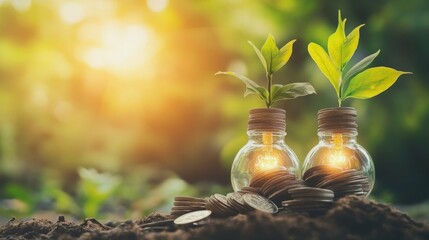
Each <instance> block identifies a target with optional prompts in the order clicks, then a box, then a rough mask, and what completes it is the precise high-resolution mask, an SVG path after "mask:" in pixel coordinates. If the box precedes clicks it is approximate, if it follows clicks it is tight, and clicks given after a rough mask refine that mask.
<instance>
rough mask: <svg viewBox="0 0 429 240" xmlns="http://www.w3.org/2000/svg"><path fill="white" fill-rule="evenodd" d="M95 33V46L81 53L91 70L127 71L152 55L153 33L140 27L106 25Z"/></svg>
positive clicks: (153, 45)
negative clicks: (96, 37) (98, 32)
mask: <svg viewBox="0 0 429 240" xmlns="http://www.w3.org/2000/svg"><path fill="white" fill-rule="evenodd" d="M97 30H98V31H100V34H95V35H94V36H99V37H98V39H96V41H97V42H98V44H97V45H96V46H95V47H93V48H89V49H87V50H86V51H85V52H84V54H83V58H84V60H85V62H86V63H87V64H88V65H90V66H91V67H93V68H109V69H113V70H120V71H121V70H123V71H127V70H130V69H132V68H138V67H139V66H142V65H143V64H144V63H147V62H148V61H149V60H150V59H151V57H152V56H153V54H154V51H155V48H156V44H155V41H153V34H152V32H151V31H150V30H149V29H147V28H145V27H144V26H142V25H137V24H133V25H127V26H121V25H119V24H107V25H105V26H103V27H101V28H100V29H97Z"/></svg>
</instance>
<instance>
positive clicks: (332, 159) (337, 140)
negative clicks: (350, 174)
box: [329, 133, 351, 169]
mask: <svg viewBox="0 0 429 240" xmlns="http://www.w3.org/2000/svg"><path fill="white" fill-rule="evenodd" d="M332 138H333V145H334V147H333V149H332V152H331V153H330V156H329V164H330V165H333V166H336V167H340V168H342V169H350V168H351V165H350V161H349V160H348V158H347V156H346V153H345V152H344V148H343V135H342V134H340V133H337V134H334V135H333V137H332Z"/></svg>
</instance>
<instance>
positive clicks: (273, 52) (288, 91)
mask: <svg viewBox="0 0 429 240" xmlns="http://www.w3.org/2000/svg"><path fill="white" fill-rule="evenodd" d="M295 41H296V40H292V41H290V42H288V43H287V44H286V45H284V46H283V47H282V48H280V49H279V48H278V47H277V44H276V41H275V39H274V37H273V36H272V35H271V34H270V35H268V38H267V40H266V41H265V43H264V45H263V46H262V47H261V49H258V48H257V47H256V46H255V45H254V44H253V43H252V42H250V41H249V44H250V45H251V46H252V47H253V49H254V50H255V52H256V55H257V56H258V58H259V60H260V61H261V63H262V65H263V67H264V69H265V77H266V82H267V87H266V88H265V87H262V86H259V85H258V84H257V83H256V82H255V81H253V80H251V79H249V78H247V77H245V76H242V75H240V74H238V73H235V72H217V73H216V75H220V74H222V75H228V76H233V77H235V78H238V79H239V80H241V81H242V82H243V83H244V84H245V85H246V91H245V93H244V96H245V97H246V96H247V95H250V94H255V95H257V96H259V98H261V99H262V100H263V101H264V102H265V104H266V106H267V108H269V107H271V106H272V105H273V104H274V103H275V102H277V101H281V100H288V99H293V98H297V97H302V96H306V95H309V94H313V93H316V91H315V90H314V88H313V86H311V84H310V83H306V82H299V83H290V84H286V85H282V84H274V85H273V75H274V73H275V72H277V71H278V70H280V69H281V68H282V67H283V66H284V65H286V63H287V62H288V61H289V59H290V57H291V56H292V50H293V49H292V48H293V44H294V43H295Z"/></svg>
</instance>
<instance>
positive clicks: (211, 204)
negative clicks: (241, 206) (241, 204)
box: [206, 193, 238, 217]
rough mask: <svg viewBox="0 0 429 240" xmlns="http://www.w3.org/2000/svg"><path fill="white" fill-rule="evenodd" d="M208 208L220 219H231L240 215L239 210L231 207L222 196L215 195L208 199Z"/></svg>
mask: <svg viewBox="0 0 429 240" xmlns="http://www.w3.org/2000/svg"><path fill="white" fill-rule="evenodd" d="M206 208H207V209H208V210H211V211H212V212H213V215H215V216H218V217H229V216H234V215H236V214H238V210H237V209H234V207H233V206H231V205H230V204H229V203H228V201H227V198H226V197H225V196H224V195H222V194H218V193H217V194H214V195H212V196H210V197H209V198H207V204H206Z"/></svg>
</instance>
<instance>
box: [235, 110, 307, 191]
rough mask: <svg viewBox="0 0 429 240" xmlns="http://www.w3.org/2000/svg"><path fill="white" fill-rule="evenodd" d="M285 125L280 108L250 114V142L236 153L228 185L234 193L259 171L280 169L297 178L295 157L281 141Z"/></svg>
mask: <svg viewBox="0 0 429 240" xmlns="http://www.w3.org/2000/svg"><path fill="white" fill-rule="evenodd" d="M285 124H286V120H285V111H284V110H282V109H275V108H263V109H252V110H251V111H250V118H249V127H248V132H247V133H248V138H249V140H248V142H247V144H246V145H245V146H243V147H242V148H241V149H240V151H239V152H238V153H237V155H236V157H235V159H234V162H233V164H232V167H231V183H232V187H233V188H234V190H235V191H238V190H240V189H241V188H242V187H246V186H248V185H249V182H250V178H251V177H252V175H253V174H254V173H256V172H260V171H268V170H272V169H275V168H283V169H286V170H287V171H288V172H289V173H291V174H293V175H295V176H296V177H297V178H299V176H300V167H299V161H298V158H297V157H296V154H295V153H294V152H293V151H292V149H290V147H289V146H287V145H286V143H285V142H284V137H285V136H286V131H285Z"/></svg>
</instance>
